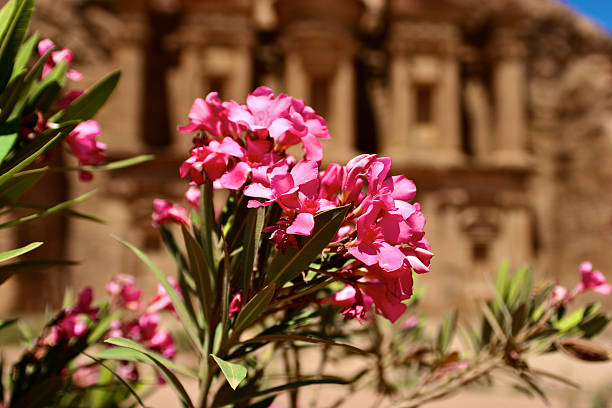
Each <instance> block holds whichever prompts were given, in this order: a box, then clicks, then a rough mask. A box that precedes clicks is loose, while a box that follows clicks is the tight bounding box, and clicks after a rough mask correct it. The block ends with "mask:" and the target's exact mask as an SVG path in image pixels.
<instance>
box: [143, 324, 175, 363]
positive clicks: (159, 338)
mask: <svg viewBox="0 0 612 408" xmlns="http://www.w3.org/2000/svg"><path fill="white" fill-rule="evenodd" d="M149 346H150V347H151V348H152V349H157V350H159V352H160V354H161V355H162V356H164V357H167V358H171V357H173V356H174V353H175V351H176V349H175V348H174V340H173V339H172V336H170V333H168V332H167V331H165V330H158V331H156V332H155V334H154V335H153V337H151V340H150V341H149Z"/></svg>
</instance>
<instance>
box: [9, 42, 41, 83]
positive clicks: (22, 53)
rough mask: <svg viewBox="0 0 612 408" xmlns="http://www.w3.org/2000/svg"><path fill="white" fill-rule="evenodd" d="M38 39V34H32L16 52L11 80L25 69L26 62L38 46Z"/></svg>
mask: <svg viewBox="0 0 612 408" xmlns="http://www.w3.org/2000/svg"><path fill="white" fill-rule="evenodd" d="M38 39H39V37H38V33H34V34H33V35H31V36H30V38H28V39H27V41H26V42H24V43H23V44H22V45H21V47H20V48H19V52H17V57H16V58H15V66H14V68H13V75H12V76H11V80H12V79H14V78H15V77H16V76H17V75H19V73H20V72H21V71H23V70H24V69H25V68H26V67H27V65H28V61H30V57H31V56H32V53H33V52H34V49H35V48H36V46H37V45H38Z"/></svg>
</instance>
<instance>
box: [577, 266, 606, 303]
mask: <svg viewBox="0 0 612 408" xmlns="http://www.w3.org/2000/svg"><path fill="white" fill-rule="evenodd" d="M580 273H581V274H582V281H581V282H580V283H579V284H578V287H577V288H576V292H577V293H581V292H585V291H587V290H594V291H595V292H598V293H601V294H603V295H608V294H610V292H611V291H612V287H611V286H610V285H609V284H608V283H606V277H605V276H604V275H603V273H601V272H600V271H597V270H595V271H594V270H593V264H592V263H591V262H583V263H581V264H580Z"/></svg>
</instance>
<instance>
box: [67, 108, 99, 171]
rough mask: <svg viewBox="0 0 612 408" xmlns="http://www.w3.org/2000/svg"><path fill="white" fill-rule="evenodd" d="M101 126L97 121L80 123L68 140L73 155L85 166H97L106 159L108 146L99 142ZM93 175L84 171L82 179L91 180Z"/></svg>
mask: <svg viewBox="0 0 612 408" xmlns="http://www.w3.org/2000/svg"><path fill="white" fill-rule="evenodd" d="M101 133H102V132H101V131H100V126H99V125H98V122H96V121H95V120H88V121H85V122H82V123H79V124H78V125H77V126H76V127H75V128H74V130H73V131H72V132H70V134H69V135H68V137H67V138H66V142H67V143H68V145H69V146H70V150H71V151H72V154H74V155H75V156H76V158H77V159H79V163H80V164H81V165H84V166H95V165H97V164H100V163H101V162H103V161H104V159H105V158H106V156H105V154H104V152H105V151H106V145H105V144H104V143H100V142H98V141H97V137H98V136H100V134H101ZM91 178H92V176H91V173H89V172H86V171H82V172H81V179H82V180H84V181H89V180H91Z"/></svg>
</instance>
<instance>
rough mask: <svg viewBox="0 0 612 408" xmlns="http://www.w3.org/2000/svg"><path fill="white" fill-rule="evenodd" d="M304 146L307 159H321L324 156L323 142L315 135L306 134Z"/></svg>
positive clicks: (303, 140)
mask: <svg viewBox="0 0 612 408" xmlns="http://www.w3.org/2000/svg"><path fill="white" fill-rule="evenodd" d="M302 146H303V148H304V152H305V153H306V155H305V156H304V157H305V158H306V160H314V161H321V159H322V158H323V147H322V146H321V142H319V139H317V138H316V137H315V136H313V135H306V136H304V137H303V138H302Z"/></svg>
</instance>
